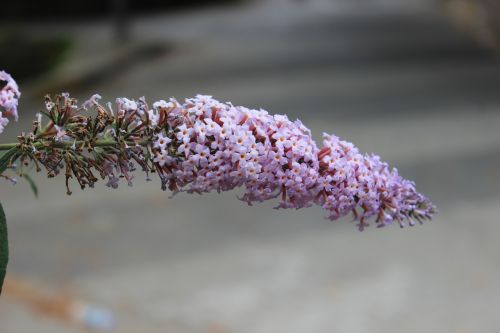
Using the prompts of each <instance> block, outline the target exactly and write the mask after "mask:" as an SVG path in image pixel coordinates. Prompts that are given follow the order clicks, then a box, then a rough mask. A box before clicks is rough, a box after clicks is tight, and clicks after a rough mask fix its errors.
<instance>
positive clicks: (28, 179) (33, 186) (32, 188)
mask: <svg viewBox="0 0 500 333" xmlns="http://www.w3.org/2000/svg"><path fill="white" fill-rule="evenodd" d="M21 177H23V178H24V179H26V180H27V181H28V183H29V184H30V187H31V190H32V191H33V194H34V195H35V198H38V186H36V183H35V181H34V180H33V179H32V178H31V177H30V175H29V174H27V173H22V174H21Z"/></svg>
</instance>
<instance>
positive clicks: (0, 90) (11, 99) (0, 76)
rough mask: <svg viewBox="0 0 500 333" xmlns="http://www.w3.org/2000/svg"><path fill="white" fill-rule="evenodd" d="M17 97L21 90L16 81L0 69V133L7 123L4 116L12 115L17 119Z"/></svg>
mask: <svg viewBox="0 0 500 333" xmlns="http://www.w3.org/2000/svg"><path fill="white" fill-rule="evenodd" d="M19 97H21V92H20V91H19V87H18V86H17V83H16V81H14V79H13V78H12V76H10V74H8V73H6V72H5V71H0V133H2V132H3V131H4V128H5V126H7V124H8V123H9V119H8V118H7V117H6V116H11V117H14V120H15V121H17V120H18V119H19V115H18V113H17V105H18V100H19Z"/></svg>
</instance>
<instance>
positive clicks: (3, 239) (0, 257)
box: [0, 203, 9, 294]
mask: <svg viewBox="0 0 500 333" xmlns="http://www.w3.org/2000/svg"><path fill="white" fill-rule="evenodd" d="M8 262H9V240H8V238H7V221H6V220H5V213H4V211H3V207H2V204H1V203H0V294H1V293H2V286H3V280H4V278H5V273H6V272H7V263H8Z"/></svg>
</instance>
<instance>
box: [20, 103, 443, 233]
mask: <svg viewBox="0 0 500 333" xmlns="http://www.w3.org/2000/svg"><path fill="white" fill-rule="evenodd" d="M99 99H100V96H99V95H94V96H92V98H91V99H90V100H88V101H86V102H85V103H84V104H83V106H82V107H78V105H77V103H76V101H75V100H74V99H72V98H70V97H69V96H68V95H62V96H57V97H56V99H55V100H53V99H51V98H50V97H47V99H46V107H47V111H44V112H43V113H44V114H45V115H46V116H47V117H48V118H49V122H48V124H47V125H46V126H45V127H44V126H42V122H41V119H38V120H37V121H35V123H34V130H33V132H32V133H30V134H29V135H23V136H20V137H19V141H20V143H19V145H18V152H17V154H16V155H15V156H14V158H13V159H17V158H19V159H21V161H22V163H21V166H22V165H25V164H29V163H28V162H29V161H33V162H34V163H35V164H36V165H37V169H40V166H43V167H45V168H46V169H47V171H48V175H49V177H53V176H55V175H56V174H58V173H59V172H60V171H61V170H63V169H64V170H65V175H66V184H67V186H68V181H69V179H70V178H73V177H74V178H76V179H77V181H78V182H79V184H80V186H81V188H82V189H83V188H85V187H87V186H90V187H92V186H93V185H94V183H95V182H96V181H97V180H98V178H97V176H96V175H95V174H96V172H97V174H98V175H99V176H100V177H101V178H106V179H107V186H109V187H112V188H117V187H118V185H119V182H120V179H121V178H125V179H126V180H127V182H128V184H129V185H131V184H132V179H133V171H134V170H135V169H136V168H138V167H139V168H141V169H142V170H143V171H144V172H145V173H146V176H147V179H150V178H149V177H150V174H151V173H156V174H158V176H159V178H160V180H161V186H162V189H163V190H166V189H167V188H168V189H169V190H171V191H173V192H174V193H176V192H179V191H187V192H190V193H193V192H195V193H203V192H210V191H214V190H215V191H227V190H231V189H234V188H236V187H243V188H244V193H243V195H242V197H241V200H243V201H245V202H247V203H248V204H252V203H254V202H261V201H264V200H269V199H272V198H279V204H278V206H277V207H278V208H302V207H307V206H310V205H312V204H318V205H320V206H322V207H323V208H324V209H325V210H327V211H328V216H329V218H330V219H332V220H334V219H337V218H339V217H341V216H344V215H347V214H350V213H352V214H353V216H354V218H355V220H357V221H358V224H357V225H358V228H359V229H360V230H363V229H364V228H365V227H366V226H368V222H367V219H368V218H371V217H373V218H374V219H375V220H376V223H377V226H380V227H381V226H385V225H387V224H390V223H392V222H393V221H397V222H398V223H399V224H400V225H401V226H404V225H405V221H408V223H409V224H410V225H414V224H415V222H414V221H415V220H417V221H419V222H422V221H423V220H425V219H430V218H431V216H432V214H433V213H434V210H435V208H434V206H433V205H432V203H431V202H430V201H429V200H428V199H427V198H425V197H424V196H422V195H421V194H419V193H418V192H417V191H416V190H415V186H414V184H413V183H412V182H410V181H408V180H405V179H403V178H401V177H400V176H399V175H398V173H397V170H395V169H392V170H391V169H389V167H388V165H387V164H385V163H383V162H381V161H380V158H379V157H378V156H374V155H362V154H360V153H359V152H358V150H357V148H355V147H354V146H353V145H352V144H351V143H348V142H345V141H341V140H340V139H339V138H337V137H335V136H330V135H326V134H325V135H324V143H323V147H322V148H321V149H320V148H318V147H317V146H316V143H315V142H314V140H313V139H312V137H311V133H310V130H309V129H308V128H307V127H305V126H304V125H303V124H302V123H301V122H300V121H299V120H295V121H291V120H289V119H288V118H287V117H286V116H284V115H270V114H268V113H267V112H266V111H264V110H253V109H248V108H245V107H241V106H233V105H232V104H231V103H221V102H219V101H217V100H215V99H213V98H212V97H211V96H203V95H198V96H196V97H194V98H190V99H186V101H185V102H184V103H180V102H178V101H177V100H175V99H173V98H172V99H170V100H169V101H163V100H161V101H158V102H155V103H154V104H153V105H152V107H149V105H148V104H147V103H146V101H145V100H144V98H141V99H139V100H130V99H127V98H118V99H117V100H116V103H115V105H114V106H113V105H111V104H109V103H108V105H107V106H106V107H104V106H102V105H101V104H99ZM92 111H95V112H93V113H92ZM68 193H71V191H70V190H69V186H68Z"/></svg>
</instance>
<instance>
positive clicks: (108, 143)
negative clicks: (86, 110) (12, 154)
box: [0, 139, 149, 151]
mask: <svg viewBox="0 0 500 333" xmlns="http://www.w3.org/2000/svg"><path fill="white" fill-rule="evenodd" d="M148 142H149V141H148V140H143V141H140V142H139V144H140V145H141V146H145V145H147V144H148ZM84 143H85V142H84V141H76V145H77V146H78V145H82V144H84ZM73 144H75V143H73V142H68V141H62V142H53V143H52V144H51V146H52V147H54V148H68V147H71V146H73ZM116 144H117V142H116V141H115V140H109V139H103V140H97V141H95V142H94V143H93V144H92V146H93V147H113V146H116ZM128 144H130V145H135V143H134V142H128ZM17 145H18V143H0V151H2V150H9V149H11V148H14V147H16V146H17ZM33 146H34V147H35V148H37V149H38V148H42V147H43V146H44V144H43V142H36V143H34V144H33Z"/></svg>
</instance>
